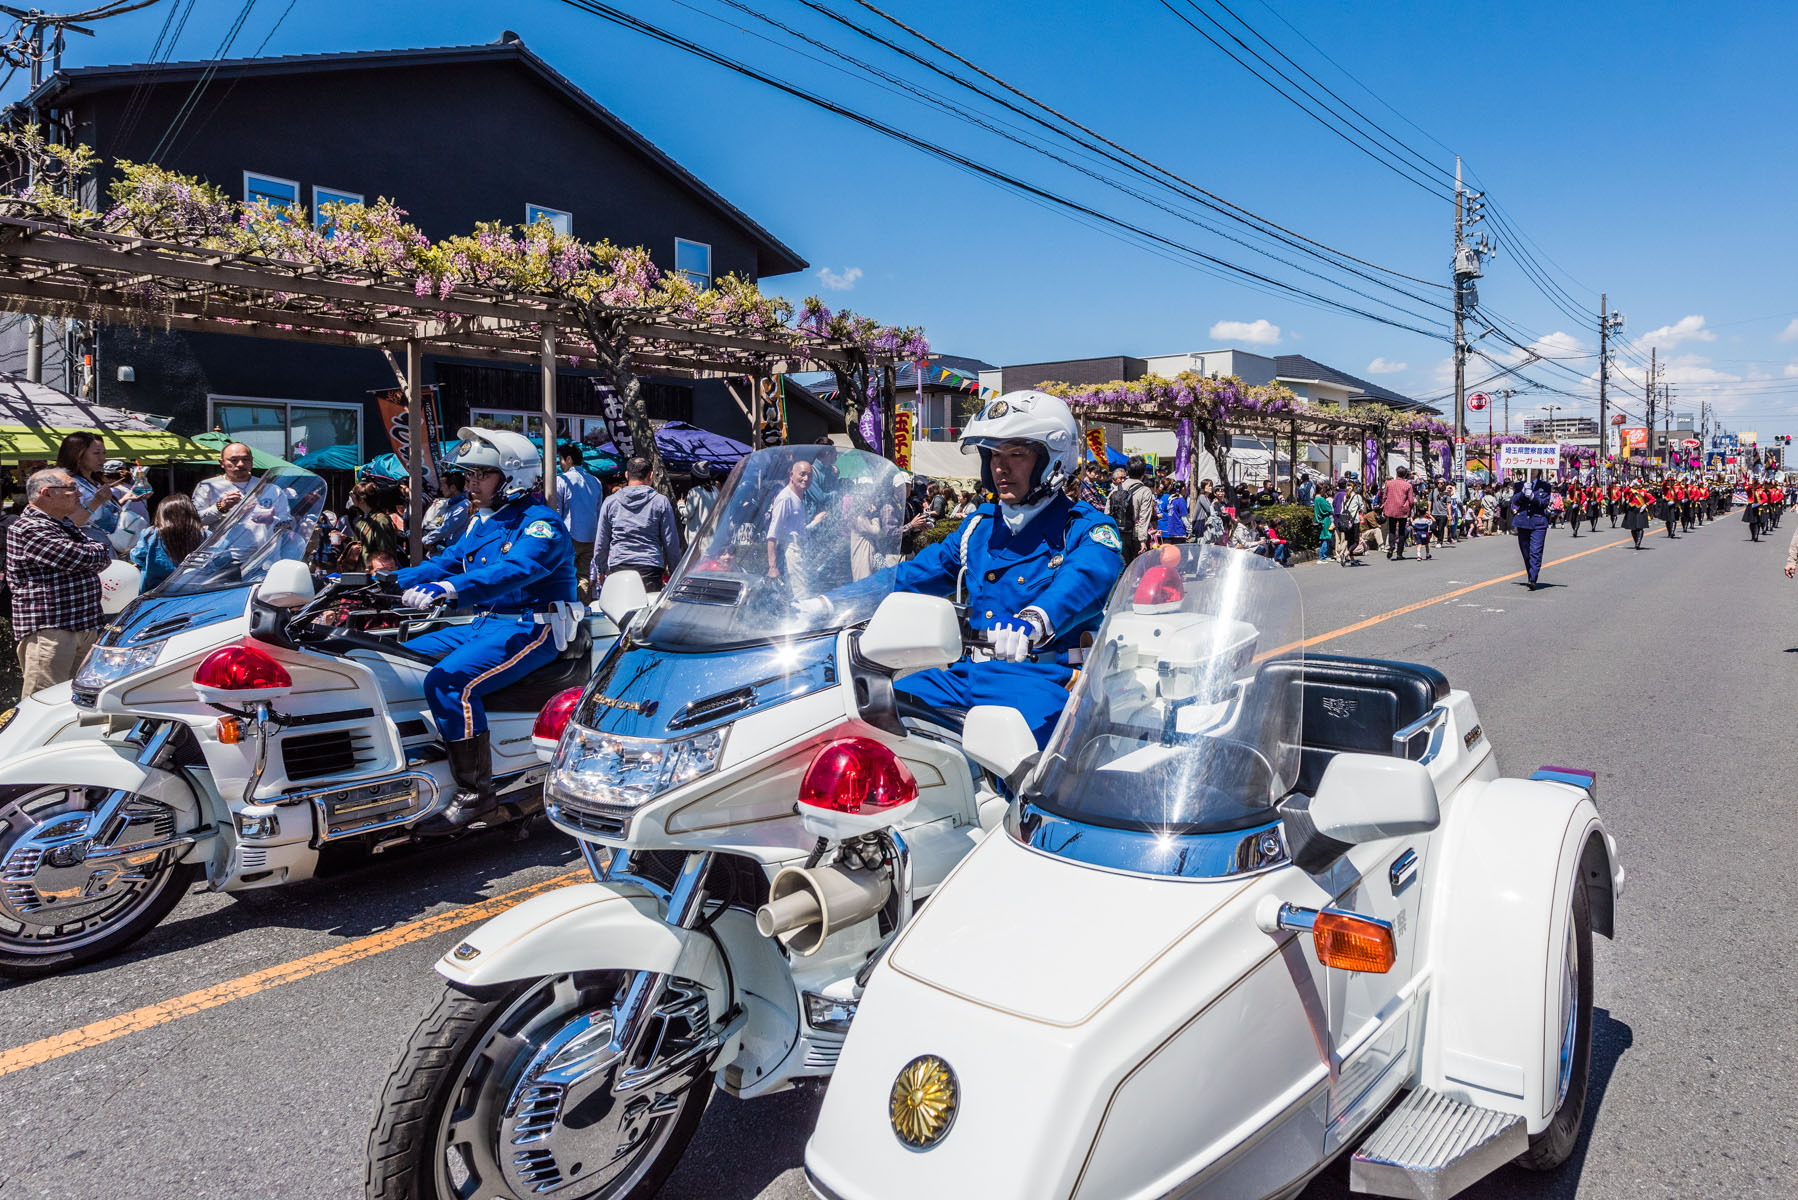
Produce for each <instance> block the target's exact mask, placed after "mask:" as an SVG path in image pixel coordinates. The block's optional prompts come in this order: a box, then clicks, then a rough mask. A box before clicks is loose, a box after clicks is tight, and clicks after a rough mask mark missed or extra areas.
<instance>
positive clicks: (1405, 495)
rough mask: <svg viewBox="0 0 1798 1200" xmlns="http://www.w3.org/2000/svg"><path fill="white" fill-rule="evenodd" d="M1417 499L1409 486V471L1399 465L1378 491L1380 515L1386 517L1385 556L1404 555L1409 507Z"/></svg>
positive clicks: (1409, 515) (1400, 556)
mask: <svg viewBox="0 0 1798 1200" xmlns="http://www.w3.org/2000/svg"><path fill="white" fill-rule="evenodd" d="M1416 501H1417V492H1416V489H1415V488H1413V487H1412V486H1411V472H1410V471H1409V470H1407V469H1406V468H1404V467H1400V468H1399V469H1398V470H1397V471H1396V472H1395V473H1394V474H1393V477H1392V478H1391V479H1388V480H1387V481H1386V486H1385V487H1384V488H1383V489H1382V490H1381V492H1380V515H1381V516H1382V517H1384V518H1385V519H1386V557H1387V558H1388V559H1393V558H1403V557H1404V556H1405V539H1406V537H1407V536H1408V535H1409V533H1410V522H1411V508H1412V505H1414V504H1415V503H1416Z"/></svg>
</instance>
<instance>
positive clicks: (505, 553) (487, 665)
mask: <svg viewBox="0 0 1798 1200" xmlns="http://www.w3.org/2000/svg"><path fill="white" fill-rule="evenodd" d="M457 436H458V437H460V438H461V439H462V442H461V445H459V446H457V447H456V452H455V456H454V465H455V467H456V469H457V470H459V471H461V472H462V474H463V476H464V478H465V479H466V480H467V487H468V498H469V501H470V503H472V504H473V505H474V507H475V510H476V511H475V514H474V517H473V518H472V519H471V520H470V521H469V523H468V529H467V531H466V532H465V533H464V534H463V535H462V537H461V538H460V539H458V540H457V541H456V543H455V544H454V545H452V546H450V547H449V548H448V549H447V550H445V551H443V553H441V554H439V555H437V556H436V557H434V558H430V559H427V560H426V561H424V562H422V563H419V564H418V565H417V566H415V567H408V568H406V569H405V570H402V571H397V572H395V573H393V574H392V575H390V576H384V577H379V578H381V579H382V581H383V582H389V583H391V585H392V586H395V587H399V588H403V589H405V594H404V596H403V597H402V600H403V602H404V603H405V604H406V605H407V606H408V607H412V608H429V607H431V606H432V605H434V604H438V603H449V604H451V605H454V606H455V607H457V608H460V609H463V610H474V611H476V612H478V613H479V614H480V615H479V616H478V617H477V618H476V619H475V620H474V621H473V622H471V623H469V624H466V625H454V626H451V627H449V628H447V629H441V630H438V631H437V632H435V633H428V634H425V635H424V636H423V637H418V638H414V639H412V640H411V641H410V642H408V643H407V645H408V647H409V648H411V649H413V650H417V651H420V652H422V653H424V654H426V655H429V656H430V657H431V658H433V659H436V660H437V665H436V666H434V667H432V668H431V670H430V673H429V674H427V675H426V676H425V701H426V703H428V704H429V705H430V706H431V713H432V715H433V716H435V717H436V719H437V730H438V733H439V734H440V735H441V736H442V737H443V740H444V742H445V743H446V745H447V746H448V749H449V764H450V771H451V773H452V775H453V776H454V777H455V783H456V795H455V798H454V799H453V800H452V801H451V802H450V804H449V807H448V808H446V809H445V810H444V811H443V812H441V813H439V814H438V815H437V816H435V817H433V818H431V820H429V821H427V822H425V823H424V824H422V825H421V826H420V827H419V828H420V830H421V831H422V832H426V833H432V832H448V831H450V830H453V829H457V828H460V827H462V826H465V825H469V824H472V823H473V822H474V821H476V820H477V819H479V818H480V817H481V816H483V815H485V814H486V813H488V812H491V811H492V810H493V809H494V808H496V807H497V806H498V801H497V799H496V798H495V796H494V790H493V762H492V758H491V757H490V755H489V752H488V745H487V712H486V709H485V708H484V707H482V704H481V697H482V696H484V695H486V694H487V693H488V692H492V691H494V690H496V689H498V688H502V687H505V686H506V685H507V684H509V683H512V682H515V681H516V680H519V679H522V678H524V677H525V676H526V675H529V674H530V673H531V672H533V671H535V670H537V669H538V668H539V667H544V666H547V665H549V663H550V662H552V661H553V660H554V659H555V657H556V655H557V654H558V653H559V652H560V651H561V650H562V649H563V648H564V647H565V646H566V645H567V644H568V641H569V639H570V638H572V637H573V636H574V633H575V630H576V629H577V628H578V624H579V620H580V617H579V612H580V609H581V607H582V606H581V605H580V604H579V602H578V601H577V600H576V598H575V579H574V543H573V539H572V538H570V536H569V533H568V527H567V526H566V525H564V524H563V523H562V521H561V520H560V519H559V518H558V517H557V515H556V512H555V510H554V509H552V508H550V507H549V506H548V505H547V504H545V503H544V501H543V496H542V494H541V493H540V492H538V490H537V485H538V484H539V483H540V482H541V481H542V478H543V461H542V459H541V458H539V457H538V456H537V448H536V447H535V446H534V445H532V444H531V441H530V439H529V438H527V437H525V436H524V435H522V434H518V433H511V432H508V431H505V430H495V429H468V428H464V429H462V430H459V431H458V433H457Z"/></svg>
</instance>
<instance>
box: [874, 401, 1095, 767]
mask: <svg viewBox="0 0 1798 1200" xmlns="http://www.w3.org/2000/svg"><path fill="white" fill-rule="evenodd" d="M961 445H962V451H963V453H966V452H967V451H968V450H969V449H970V448H973V449H978V450H979V452H980V480H981V483H982V484H983V485H984V486H985V488H986V489H987V490H988V491H990V492H992V493H993V494H994V495H996V496H997V497H998V498H999V499H998V502H997V503H995V504H983V505H981V506H980V507H979V508H977V509H975V510H974V511H973V512H972V513H969V514H968V516H967V517H966V518H964V519H963V521H962V523H961V526H960V528H959V529H957V530H956V531H955V532H954V533H953V534H951V535H949V536H948V537H947V538H944V539H943V540H942V541H940V542H938V543H936V544H935V545H932V546H928V547H926V548H925V549H924V550H923V552H921V553H920V554H919V555H918V556H917V557H916V558H914V559H912V560H911V561H909V562H905V563H901V564H900V565H899V566H898V567H896V568H895V569H894V570H895V587H896V588H897V590H899V591H911V592H926V593H931V594H934V595H939V596H949V595H954V594H956V592H957V591H958V589H959V587H960V586H962V585H963V583H964V581H965V586H966V589H967V599H968V617H969V623H970V624H971V625H972V626H973V627H974V628H975V629H977V630H985V631H987V633H988V636H989V638H990V640H991V642H992V646H991V648H990V653H991V659H990V661H986V662H961V663H957V664H955V665H954V666H952V667H948V668H946V669H943V670H934V671H919V672H917V673H916V674H913V675H907V676H905V677H904V678H903V679H901V680H899V681H898V682H897V683H896V684H895V685H894V686H895V687H896V688H897V689H898V690H899V691H902V692H906V693H908V694H910V695H912V696H914V697H916V698H917V699H918V700H920V701H922V702H924V703H925V704H930V705H933V706H936V707H955V708H968V707H972V706H973V705H976V704H1000V705H1005V706H1007V707H1010V708H1015V709H1018V710H1019V711H1021V712H1022V713H1023V714H1024V717H1025V719H1026V720H1027V721H1029V722H1030V728H1031V730H1032V732H1034V733H1035V734H1036V742H1037V745H1038V746H1043V745H1046V744H1047V743H1048V740H1049V734H1050V732H1051V731H1052V730H1053V729H1054V728H1055V721H1056V718H1057V717H1059V716H1060V715H1061V710H1062V708H1063V707H1065V706H1066V704H1067V699H1068V690H1067V689H1068V685H1069V683H1071V682H1072V681H1073V678H1074V673H1075V662H1076V661H1077V657H1076V656H1077V654H1078V652H1079V650H1080V639H1081V636H1082V635H1084V634H1088V633H1094V632H1096V631H1097V630H1098V628H1099V621H1100V618H1101V617H1103V616H1104V612H1105V600H1106V597H1107V596H1108V595H1110V593H1111V588H1112V585H1113V584H1115V583H1116V582H1117V580H1118V576H1119V575H1120V574H1122V572H1123V569H1124V560H1123V550H1122V547H1123V541H1122V539H1121V538H1120V537H1119V536H1118V528H1117V526H1116V525H1115V524H1113V523H1112V521H1111V520H1110V519H1109V518H1107V517H1106V516H1105V514H1103V513H1101V512H1100V511H1099V510H1098V509H1096V508H1093V507H1092V506H1091V505H1089V504H1085V503H1082V502H1080V501H1076V500H1069V499H1068V498H1067V496H1066V494H1065V493H1064V491H1063V485H1064V484H1065V483H1066V482H1067V481H1068V480H1069V479H1070V478H1072V477H1073V473H1074V471H1075V470H1076V468H1077V467H1078V465H1079V445H1080V429H1079V426H1078V425H1077V424H1076V423H1075V421H1074V417H1073V414H1072V413H1070V412H1069V411H1068V406H1067V405H1066V404H1064V403H1063V402H1062V401H1060V400H1059V399H1057V398H1055V397H1054V396H1051V395H1048V394H1047V393H1044V392H1036V391H1022V392H1010V393H1008V394H1006V395H1004V396H1001V397H999V398H998V399H997V400H994V401H992V402H991V403H990V404H988V405H987V406H986V407H985V408H984V409H982V410H981V411H980V414H979V415H978V416H976V417H975V418H974V420H973V421H972V422H970V423H969V424H968V427H967V428H966V429H965V430H963V432H962V436H961ZM1033 655H1034V661H1030V659H1031V656H1033Z"/></svg>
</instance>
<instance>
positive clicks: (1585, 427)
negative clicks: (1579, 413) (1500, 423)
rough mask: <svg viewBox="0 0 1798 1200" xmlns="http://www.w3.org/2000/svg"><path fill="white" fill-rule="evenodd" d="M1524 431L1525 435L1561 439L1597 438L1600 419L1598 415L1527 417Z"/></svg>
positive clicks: (1524, 422)
mask: <svg viewBox="0 0 1798 1200" xmlns="http://www.w3.org/2000/svg"><path fill="white" fill-rule="evenodd" d="M1523 433H1524V436H1525V437H1541V438H1555V439H1557V440H1560V441H1567V440H1569V439H1572V438H1597V437H1598V419H1597V418H1596V417H1525V418H1524V419H1523Z"/></svg>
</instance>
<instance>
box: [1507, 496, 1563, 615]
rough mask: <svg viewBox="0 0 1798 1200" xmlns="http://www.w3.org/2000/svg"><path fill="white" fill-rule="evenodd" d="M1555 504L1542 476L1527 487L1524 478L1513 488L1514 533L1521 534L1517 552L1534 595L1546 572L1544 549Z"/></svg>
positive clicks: (1512, 523) (1518, 535)
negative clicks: (1543, 560) (1549, 520)
mask: <svg viewBox="0 0 1798 1200" xmlns="http://www.w3.org/2000/svg"><path fill="white" fill-rule="evenodd" d="M1553 505H1554V493H1553V492H1551V491H1549V490H1548V481H1547V480H1546V479H1543V478H1542V477H1541V476H1540V475H1538V476H1536V478H1535V479H1534V480H1532V481H1531V482H1530V483H1529V484H1527V485H1526V484H1525V483H1524V481H1523V480H1521V479H1519V480H1518V481H1517V482H1516V483H1514V484H1512V485H1511V513H1512V516H1511V530H1512V532H1514V533H1516V535H1517V549H1518V550H1519V551H1520V552H1521V553H1522V554H1523V569H1524V570H1525V571H1526V572H1527V573H1528V574H1529V579H1530V591H1532V592H1533V591H1535V590H1536V577H1537V576H1538V575H1539V574H1541V572H1542V547H1543V546H1544V545H1545V544H1546V543H1547V542H1548V513H1549V509H1550V508H1552V507H1553Z"/></svg>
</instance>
